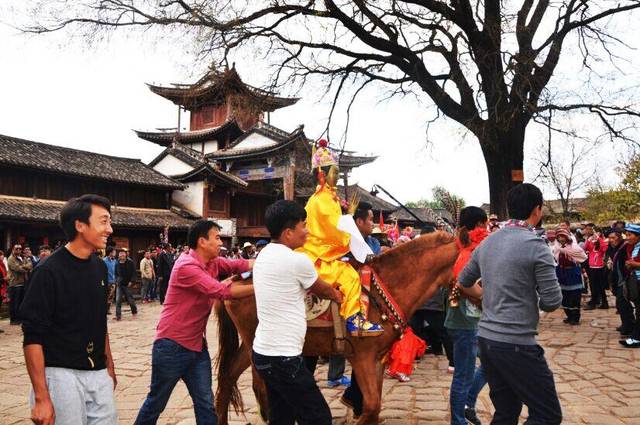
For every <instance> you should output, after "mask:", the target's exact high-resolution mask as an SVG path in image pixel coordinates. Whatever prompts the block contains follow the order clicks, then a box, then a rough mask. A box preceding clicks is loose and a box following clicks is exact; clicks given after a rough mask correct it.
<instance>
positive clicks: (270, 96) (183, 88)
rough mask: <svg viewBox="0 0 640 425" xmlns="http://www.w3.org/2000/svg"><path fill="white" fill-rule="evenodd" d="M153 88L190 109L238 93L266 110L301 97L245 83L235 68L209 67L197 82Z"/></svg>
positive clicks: (151, 87)
mask: <svg viewBox="0 0 640 425" xmlns="http://www.w3.org/2000/svg"><path fill="white" fill-rule="evenodd" d="M147 86H148V87H149V89H150V90H151V91H152V92H153V93H155V94H157V95H159V96H162V97H164V98H165V99H168V100H170V101H172V102H173V103H175V104H176V105H181V106H183V107H185V108H186V109H193V108H196V107H198V106H200V105H203V104H215V103H222V102H224V101H225V99H226V97H227V95H229V94H237V95H243V96H247V97H249V98H250V99H251V100H252V101H253V103H254V104H255V105H259V106H260V108H261V109H262V110H263V111H267V112H273V111H275V110H276V109H279V108H283V107H285V106H289V105H293V104H294V103H296V102H297V101H298V100H299V99H298V98H288V97H280V96H278V95H277V94H275V93H273V92H270V91H267V90H262V89H259V88H257V87H253V86H250V85H248V84H245V83H244V82H243V81H242V80H241V79H240V76H239V75H238V73H237V72H236V70H235V69H233V68H232V69H230V70H227V71H224V72H217V71H213V70H212V71H209V72H208V73H207V74H205V75H204V76H203V77H202V78H201V79H200V80H198V81H197V82H195V83H194V84H173V85H172V86H171V87H167V86H159V85H154V84H147Z"/></svg>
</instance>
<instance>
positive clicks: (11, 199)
mask: <svg viewBox="0 0 640 425" xmlns="http://www.w3.org/2000/svg"><path fill="white" fill-rule="evenodd" d="M64 204H65V202H64V201H54V200H48V199H33V198H24V197H19V196H5V195H0V219H1V220H4V221H14V222H34V223H51V224H55V223H58V220H59V216H60V211H61V210H62V206H63V205H64ZM111 223H112V225H113V226H114V227H116V228H117V227H128V228H147V229H162V228H164V227H166V226H168V227H169V228H170V229H182V230H186V229H187V228H188V227H189V226H190V225H191V223H193V219H191V218H189V217H184V216H181V215H179V214H177V213H175V212H173V211H172V210H165V209H155V208H131V207H119V206H112V207H111Z"/></svg>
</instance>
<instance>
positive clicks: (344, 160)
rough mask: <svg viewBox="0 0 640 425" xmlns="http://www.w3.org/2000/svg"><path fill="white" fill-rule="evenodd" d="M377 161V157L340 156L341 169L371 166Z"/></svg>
mask: <svg viewBox="0 0 640 425" xmlns="http://www.w3.org/2000/svg"><path fill="white" fill-rule="evenodd" d="M376 159H378V157H377V156H360V155H347V154H344V153H343V154H342V156H340V167H344V168H356V167H360V166H362V165H366V164H371V163H372V162H373V161H375V160H376Z"/></svg>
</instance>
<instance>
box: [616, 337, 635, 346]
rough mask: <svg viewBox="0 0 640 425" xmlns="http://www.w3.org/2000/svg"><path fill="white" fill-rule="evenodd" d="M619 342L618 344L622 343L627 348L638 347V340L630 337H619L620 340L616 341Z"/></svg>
mask: <svg viewBox="0 0 640 425" xmlns="http://www.w3.org/2000/svg"><path fill="white" fill-rule="evenodd" d="M618 342H619V343H620V345H622V346H623V347H627V348H640V341H638V340H635V339H632V338H628V339H621V340H620V341H618Z"/></svg>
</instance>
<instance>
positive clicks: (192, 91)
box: [136, 68, 376, 242]
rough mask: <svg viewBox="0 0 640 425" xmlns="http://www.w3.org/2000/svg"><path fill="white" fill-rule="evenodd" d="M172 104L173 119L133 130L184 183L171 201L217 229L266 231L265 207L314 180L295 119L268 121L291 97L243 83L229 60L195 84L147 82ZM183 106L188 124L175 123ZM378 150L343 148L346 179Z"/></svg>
mask: <svg viewBox="0 0 640 425" xmlns="http://www.w3.org/2000/svg"><path fill="white" fill-rule="evenodd" d="M149 89H150V90H151V91H152V92H153V93H155V94H157V95H159V96H162V97H164V98H165V99H168V100H170V101H171V102H173V103H174V104H175V105H177V106H178V111H179V112H178V127H177V128H176V129H170V130H168V129H160V130H158V131H154V132H148V131H136V133H137V135H138V137H140V138H141V139H143V140H147V141H149V142H152V143H155V144H158V145H160V146H163V147H165V150H164V151H163V152H162V153H160V155H158V156H157V157H156V158H155V159H154V160H153V161H151V163H150V164H149V166H151V167H152V168H153V169H155V170H156V171H158V172H160V173H162V174H164V175H167V176H169V177H170V178H172V179H174V180H176V181H179V182H180V183H182V184H184V185H185V189H184V190H182V191H174V192H173V195H172V203H173V205H175V206H177V207H179V208H181V209H185V210H187V211H189V212H191V213H193V214H196V215H198V216H201V217H205V218H212V219H215V220H216V221H217V222H218V223H219V224H221V225H222V227H223V229H222V232H221V233H222V236H223V237H225V238H234V239H235V242H237V241H247V240H256V239H259V238H268V237H269V233H268V231H267V229H266V227H265V225H264V224H265V223H264V214H265V210H266V208H267V206H268V205H270V204H272V203H273V202H274V201H276V200H278V199H292V200H298V201H300V202H306V199H307V198H308V197H309V196H310V194H311V193H313V189H314V187H315V182H314V179H313V176H312V173H311V169H310V163H311V151H312V146H313V141H312V140H311V139H309V138H308V137H307V136H306V135H305V134H304V127H303V126H302V125H300V126H299V127H298V128H296V129H295V130H293V131H291V132H289V131H285V130H282V129H279V128H277V127H275V126H273V125H271V124H270V113H271V112H273V111H275V110H277V109H280V108H284V107H286V106H290V105H293V104H295V103H296V102H297V101H298V99H297V98H287V97H281V96H278V95H277V94H276V93H273V92H270V91H266V90H262V89H259V88H256V87H252V86H250V85H248V84H246V83H244V82H243V81H242V80H241V78H240V76H239V75H238V73H237V71H236V69H235V68H232V69H228V70H225V71H216V70H214V69H211V70H209V72H207V73H206V75H204V76H203V77H202V78H201V79H200V80H198V81H197V82H196V83H194V84H174V85H172V86H158V85H149ZM181 111H188V112H189V113H190V116H189V130H188V131H181V130H180V126H181V121H182V112H181ZM375 159H376V157H373V156H357V155H354V154H353V153H352V152H342V155H341V162H340V164H341V165H340V172H341V175H342V177H343V179H344V181H345V183H347V179H348V176H349V173H350V172H351V171H352V170H353V169H354V168H356V167H359V166H361V165H365V164H368V163H371V162H373V161H374V160H375Z"/></svg>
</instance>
